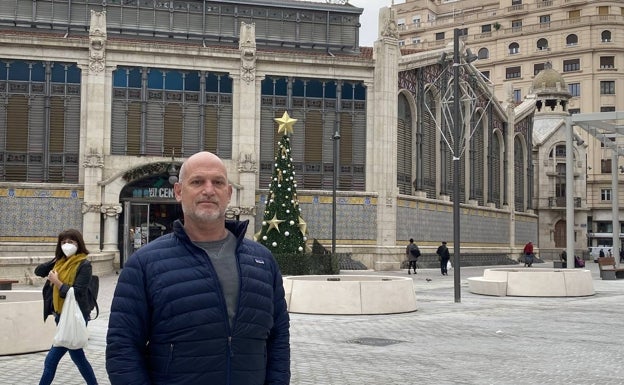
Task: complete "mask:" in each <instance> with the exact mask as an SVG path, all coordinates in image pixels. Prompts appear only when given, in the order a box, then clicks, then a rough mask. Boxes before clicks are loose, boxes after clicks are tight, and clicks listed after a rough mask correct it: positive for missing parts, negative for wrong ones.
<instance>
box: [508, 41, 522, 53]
mask: <svg viewBox="0 0 624 385" xmlns="http://www.w3.org/2000/svg"><path fill="white" fill-rule="evenodd" d="M517 53H520V45H519V44H518V43H516V42H513V43H511V44H509V54H510V55H514V54H517Z"/></svg>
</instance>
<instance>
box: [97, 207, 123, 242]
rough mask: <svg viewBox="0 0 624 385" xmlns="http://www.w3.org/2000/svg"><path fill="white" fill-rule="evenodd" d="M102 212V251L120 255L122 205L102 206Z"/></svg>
mask: <svg viewBox="0 0 624 385" xmlns="http://www.w3.org/2000/svg"><path fill="white" fill-rule="evenodd" d="M100 212H101V213H102V215H103V217H104V247H103V248H102V251H104V252H113V253H116V254H117V253H118V252H119V248H118V247H117V240H118V239H117V238H118V237H117V230H118V226H119V214H121V212H122V207H121V204H119V203H107V204H103V205H101V206H100Z"/></svg>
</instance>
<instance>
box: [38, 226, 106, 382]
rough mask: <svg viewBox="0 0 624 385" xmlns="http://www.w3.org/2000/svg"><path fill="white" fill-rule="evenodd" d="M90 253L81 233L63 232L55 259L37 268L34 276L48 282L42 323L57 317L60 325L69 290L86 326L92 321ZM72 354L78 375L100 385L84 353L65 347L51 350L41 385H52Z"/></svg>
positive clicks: (44, 291)
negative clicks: (66, 355) (60, 367)
mask: <svg viewBox="0 0 624 385" xmlns="http://www.w3.org/2000/svg"><path fill="white" fill-rule="evenodd" d="M88 254H89V251H88V250H87V247H86V246H85V242H84V239H83V238H82V234H81V233H80V231H78V230H75V229H69V230H65V231H63V232H61V233H60V234H59V235H58V239H57V241H56V249H55V252H54V258H53V259H52V260H51V261H49V262H46V263H42V264H40V265H39V266H37V267H36V268H35V274H36V275H37V276H39V277H46V278H48V280H47V281H46V283H45V284H44V286H43V291H42V293H43V320H44V321H45V320H46V318H48V316H49V315H54V322H56V324H57V325H58V323H59V319H60V317H61V312H62V310H63V303H64V301H65V297H66V295H67V292H68V291H69V289H70V288H73V291H74V295H75V298H76V301H77V303H78V306H79V307H80V311H81V312H82V315H83V317H84V320H85V323H87V322H88V320H89V313H90V312H91V309H90V307H89V298H88V295H89V293H88V290H89V289H88V288H89V281H91V275H92V271H93V268H92V266H91V262H90V261H89V260H88V259H87V255H88ZM67 352H69V357H71V359H72V361H74V364H76V366H77V367H78V371H79V372H80V374H81V375H82V377H83V378H84V380H85V381H86V383H87V384H88V385H97V379H96V378H95V373H94V372H93V368H92V367H91V364H90V363H89V361H88V360H87V357H86V356H85V353H84V350H83V349H82V348H80V349H68V348H66V347H63V346H54V345H53V346H52V347H51V348H50V350H49V351H48V354H47V355H46V358H45V361H44V364H43V373H42V375H41V379H40V380H39V385H49V384H51V383H52V380H54V376H55V375H56V369H57V367H58V364H59V362H60V361H61V358H63V356H64V355H65V353H67Z"/></svg>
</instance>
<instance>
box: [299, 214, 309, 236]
mask: <svg viewBox="0 0 624 385" xmlns="http://www.w3.org/2000/svg"><path fill="white" fill-rule="evenodd" d="M299 230H300V231H301V234H303V236H304V237H305V235H306V234H307V232H308V224H307V223H306V222H305V221H304V220H303V218H301V217H299Z"/></svg>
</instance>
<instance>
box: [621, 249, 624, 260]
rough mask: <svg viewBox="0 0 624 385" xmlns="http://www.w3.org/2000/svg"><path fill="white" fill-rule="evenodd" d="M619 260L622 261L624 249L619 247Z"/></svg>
mask: <svg viewBox="0 0 624 385" xmlns="http://www.w3.org/2000/svg"><path fill="white" fill-rule="evenodd" d="M620 262H624V249H620Z"/></svg>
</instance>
